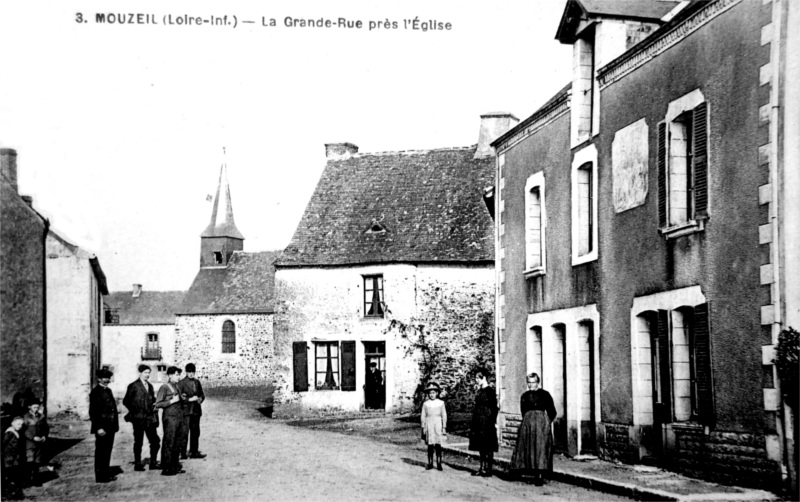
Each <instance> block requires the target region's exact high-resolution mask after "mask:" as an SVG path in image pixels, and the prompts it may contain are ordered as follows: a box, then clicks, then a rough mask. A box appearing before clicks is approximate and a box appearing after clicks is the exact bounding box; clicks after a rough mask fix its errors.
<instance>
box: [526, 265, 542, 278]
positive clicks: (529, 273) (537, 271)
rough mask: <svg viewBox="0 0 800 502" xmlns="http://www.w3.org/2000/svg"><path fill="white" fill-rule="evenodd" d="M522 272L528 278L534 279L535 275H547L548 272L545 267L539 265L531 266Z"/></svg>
mask: <svg viewBox="0 0 800 502" xmlns="http://www.w3.org/2000/svg"><path fill="white" fill-rule="evenodd" d="M522 274H523V275H524V276H525V278H526V279H533V278H534V277H539V276H542V275H545V274H546V272H545V270H544V267H542V266H539V267H533V268H529V269H528V270H526V271H525V272H523V273H522Z"/></svg>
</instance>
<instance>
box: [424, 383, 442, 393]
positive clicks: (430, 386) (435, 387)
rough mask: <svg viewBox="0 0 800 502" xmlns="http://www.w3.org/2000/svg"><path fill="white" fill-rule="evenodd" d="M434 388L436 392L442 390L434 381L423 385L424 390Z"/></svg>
mask: <svg viewBox="0 0 800 502" xmlns="http://www.w3.org/2000/svg"><path fill="white" fill-rule="evenodd" d="M432 390H435V391H436V393H437V394H438V393H440V392H442V388H441V387H439V384H438V383H436V382H430V383H429V384H428V385H426V386H425V392H428V391H432Z"/></svg>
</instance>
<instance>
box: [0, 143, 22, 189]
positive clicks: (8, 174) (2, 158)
mask: <svg viewBox="0 0 800 502" xmlns="http://www.w3.org/2000/svg"><path fill="white" fill-rule="evenodd" d="M0 174H1V175H2V176H3V177H4V178H5V179H7V180H8V182H9V183H11V186H12V187H14V191H15V192H19V187H17V151H16V150H14V149H13V148H0Z"/></svg>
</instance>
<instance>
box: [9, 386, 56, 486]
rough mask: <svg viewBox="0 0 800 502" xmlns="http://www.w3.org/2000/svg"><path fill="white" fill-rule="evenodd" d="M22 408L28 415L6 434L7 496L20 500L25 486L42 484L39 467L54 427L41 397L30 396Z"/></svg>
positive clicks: (14, 419)
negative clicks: (48, 420)
mask: <svg viewBox="0 0 800 502" xmlns="http://www.w3.org/2000/svg"><path fill="white" fill-rule="evenodd" d="M21 408H22V410H20V412H24V415H22V414H21V415H19V416H15V417H14V418H13V419H12V420H11V426H9V427H8V429H6V431H5V432H4V433H3V497H2V498H3V499H6V498H8V499H20V498H22V497H23V493H22V488H24V487H27V486H32V485H36V486H41V482H40V481H39V478H38V474H39V466H40V465H41V464H42V450H43V446H44V443H45V441H47V436H48V434H49V433H50V427H49V426H48V425H47V418H45V416H44V410H43V409H42V403H41V401H39V399H38V398H36V397H31V398H30V399H27V400H26V402H25V403H24V404H22V405H21Z"/></svg>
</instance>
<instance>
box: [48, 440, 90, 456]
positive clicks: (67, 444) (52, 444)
mask: <svg viewBox="0 0 800 502" xmlns="http://www.w3.org/2000/svg"><path fill="white" fill-rule="evenodd" d="M81 441H83V438H73V439H62V438H54V437H49V438H47V454H48V455H49V456H50V457H51V458H52V457H55V456H56V455H58V454H59V453H63V452H65V451H67V450H69V449H70V448H72V447H73V446H75V445H76V444H78V443H80V442H81Z"/></svg>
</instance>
